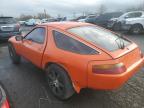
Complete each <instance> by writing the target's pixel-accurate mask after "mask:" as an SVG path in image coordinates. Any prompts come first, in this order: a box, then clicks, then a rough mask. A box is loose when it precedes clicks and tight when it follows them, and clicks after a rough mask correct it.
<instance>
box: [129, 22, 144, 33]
mask: <svg viewBox="0 0 144 108" xmlns="http://www.w3.org/2000/svg"><path fill="white" fill-rule="evenodd" d="M142 30H143V27H142V26H141V25H140V24H135V25H133V26H132V27H131V29H130V33H132V34H140V33H142Z"/></svg>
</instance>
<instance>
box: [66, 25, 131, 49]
mask: <svg viewBox="0 0 144 108" xmlns="http://www.w3.org/2000/svg"><path fill="white" fill-rule="evenodd" d="M68 31H69V32H70V33H73V34H75V35H77V36H79V37H81V38H83V39H85V40H87V41H89V42H92V43H94V44H95V45H99V46H100V47H102V48H104V49H106V50H109V51H115V50H118V49H120V46H122V45H123V46H127V45H129V44H130V41H128V40H126V39H125V38H122V37H120V36H119V35H118V34H114V33H112V32H110V31H108V30H105V29H103V28H100V27H96V26H81V27H75V28H71V29H68Z"/></svg>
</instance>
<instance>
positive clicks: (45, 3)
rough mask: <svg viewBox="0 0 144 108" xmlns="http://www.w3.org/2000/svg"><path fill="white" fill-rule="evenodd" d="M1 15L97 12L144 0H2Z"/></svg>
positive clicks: (128, 5)
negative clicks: (99, 9) (100, 7)
mask: <svg viewBox="0 0 144 108" xmlns="http://www.w3.org/2000/svg"><path fill="white" fill-rule="evenodd" d="M0 2H1V3H0V15H7V16H15V17H17V16H19V15H20V14H31V15H35V14H36V13H38V12H43V10H44V9H45V10H46V12H47V13H49V14H50V15H51V16H56V15H58V14H60V15H62V16H70V15H72V14H73V13H74V12H75V13H76V14H78V13H82V12H83V11H87V12H95V11H96V10H97V8H98V7H99V6H100V5H101V4H104V5H105V6H106V7H107V10H108V11H117V10H123V9H125V8H127V7H130V6H136V5H138V4H142V2H144V0H0ZM143 4H144V3H143Z"/></svg>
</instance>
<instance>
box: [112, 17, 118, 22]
mask: <svg viewBox="0 0 144 108" xmlns="http://www.w3.org/2000/svg"><path fill="white" fill-rule="evenodd" d="M117 20H118V18H111V19H110V21H117Z"/></svg>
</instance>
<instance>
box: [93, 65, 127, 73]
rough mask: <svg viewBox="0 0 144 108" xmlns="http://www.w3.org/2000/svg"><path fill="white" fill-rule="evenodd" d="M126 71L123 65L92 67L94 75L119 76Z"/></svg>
mask: <svg viewBox="0 0 144 108" xmlns="http://www.w3.org/2000/svg"><path fill="white" fill-rule="evenodd" d="M125 71H126V67H125V66H124V64H123V63H119V64H108V65H94V66H93V67H92V72H93V73H96V74H120V73H123V72H125Z"/></svg>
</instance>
